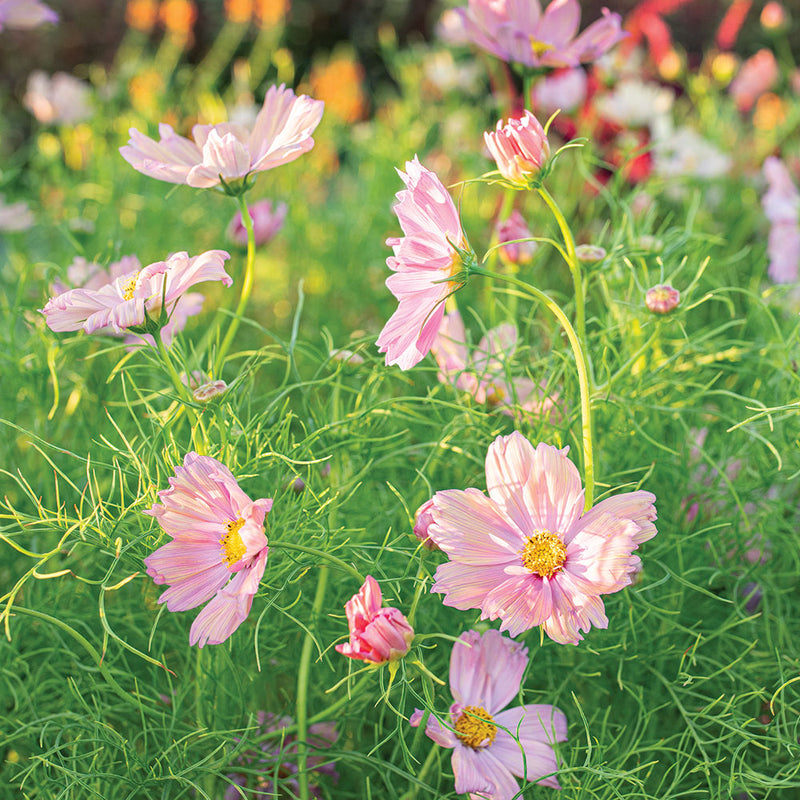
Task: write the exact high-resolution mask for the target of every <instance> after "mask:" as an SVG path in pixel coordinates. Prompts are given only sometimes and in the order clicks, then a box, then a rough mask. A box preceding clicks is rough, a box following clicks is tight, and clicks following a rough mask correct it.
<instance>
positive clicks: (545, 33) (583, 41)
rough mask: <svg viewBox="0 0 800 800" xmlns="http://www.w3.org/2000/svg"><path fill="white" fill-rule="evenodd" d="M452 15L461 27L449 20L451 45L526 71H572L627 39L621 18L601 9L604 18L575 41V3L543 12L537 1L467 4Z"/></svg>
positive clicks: (564, 0) (559, 2) (558, 1)
mask: <svg viewBox="0 0 800 800" xmlns="http://www.w3.org/2000/svg"><path fill="white" fill-rule="evenodd" d="M455 13H456V14H457V15H458V17H459V22H460V29H459V28H458V27H457V26H456V25H455V23H454V21H452V20H451V22H450V23H449V25H448V31H449V36H450V39H451V41H464V40H467V41H471V42H473V43H474V44H476V45H477V46H478V47H480V48H481V49H483V50H486V51H487V52H489V53H491V54H492V55H495V56H497V57H498V58H500V59H502V60H503V61H513V62H516V63H518V64H523V65H524V66H526V67H576V66H578V64H580V63H585V62H588V61H594V60H595V59H597V58H599V57H600V56H601V55H603V53H605V52H606V51H607V50H609V49H610V48H611V47H613V46H614V45H615V44H616V43H617V42H619V41H621V40H622V39H624V38H625V37H626V36H627V35H628V34H627V33H625V32H624V31H623V30H622V29H621V21H622V20H621V17H620V15H619V14H612V13H611V12H610V11H609V10H608V9H607V8H604V9H603V17H602V19H599V20H597V21H596V22H594V23H592V24H591V25H590V26H589V27H588V28H587V29H586V30H585V31H584V32H583V33H582V34H580V36H578V37H577V38H576V34H577V33H578V28H579V26H580V18H581V7H580V3H579V2H578V0H553V2H551V3H550V4H549V5H548V6H547V8H546V9H545V11H544V13H542V10H541V6H540V5H539V0H469V2H468V5H467V7H466V8H457V9H455Z"/></svg>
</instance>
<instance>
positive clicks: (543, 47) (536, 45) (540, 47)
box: [528, 36, 553, 56]
mask: <svg viewBox="0 0 800 800" xmlns="http://www.w3.org/2000/svg"><path fill="white" fill-rule="evenodd" d="M528 39H529V40H530V43H531V50H533V52H534V54H535V55H536V56H543V55H544V54H545V53H546V52H547V51H548V50H552V49H553V45H551V44H547V42H540V41H539V40H538V39H534V38H533V36H529V37H528Z"/></svg>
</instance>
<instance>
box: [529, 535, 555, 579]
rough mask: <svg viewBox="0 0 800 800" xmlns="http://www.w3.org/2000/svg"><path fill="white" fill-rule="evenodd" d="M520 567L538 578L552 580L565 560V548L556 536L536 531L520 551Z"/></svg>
mask: <svg viewBox="0 0 800 800" xmlns="http://www.w3.org/2000/svg"><path fill="white" fill-rule="evenodd" d="M520 553H521V554H522V565H523V566H524V567H525V569H527V570H530V571H531V572H532V573H533V574H534V575H538V576H539V577H540V578H552V577H553V575H555V574H556V572H559V571H560V570H561V569H562V567H563V566H564V562H565V561H566V560H567V546H566V545H565V544H564V542H563V541H562V540H561V537H560V536H559V535H558V534H555V533H550V531H537V532H536V533H534V534H533V536H529V537H528V541H527V542H526V543H525V547H523V549H522V550H521V551H520Z"/></svg>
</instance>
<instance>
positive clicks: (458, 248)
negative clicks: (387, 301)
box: [377, 156, 472, 369]
mask: <svg viewBox="0 0 800 800" xmlns="http://www.w3.org/2000/svg"><path fill="white" fill-rule="evenodd" d="M397 172H398V174H399V175H400V177H401V178H402V179H403V182H404V183H405V185H406V189H404V190H403V191H400V192H398V193H397V200H398V202H397V203H396V204H395V206H394V212H395V214H397V219H398V220H399V222H400V227H401V228H402V229H403V233H404V234H405V236H404V237H402V238H397V237H392V238H390V239H387V240H386V244H388V245H389V246H390V247H392V248H393V249H394V256H390V257H389V258H387V259H386V263H387V264H388V266H389V269H391V270H394V275H390V276H389V277H388V278H387V279H386V285H387V286H388V287H389V290H390V291H391V293H392V294H393V295H394V296H395V297H396V298H397V300H398V307H397V310H396V311H395V312H394V314H392V316H391V318H390V319H389V321H388V322H387V323H386V325H384V327H383V330H382V331H381V333H380V336H378V341H377V344H378V351H379V352H381V353H386V364H387V365H390V364H397V365H398V366H399V367H400V369H410V368H411V367H413V366H414V364H417V363H419V362H420V361H421V360H422V359H423V358H424V357H425V356H426V355H427V353H428V351H429V350H430V349H431V345H432V344H433V340H434V338H435V337H436V333H437V331H438V330H439V325H440V324H441V322H442V317H443V316H444V301H445V300H446V299H447V297H448V296H449V295H451V294H452V293H453V292H455V291H456V290H457V289H459V288H461V286H463V284H464V281H465V277H464V268H465V258H467V259H469V258H472V255H471V253H468V252H466V251H467V242H466V237H465V235H464V231H463V229H462V228H461V221H460V220H459V218H458V211H457V210H456V207H455V204H454V203H453V200H452V198H451V197H450V195H449V194H448V193H447V190H446V189H445V188H444V186H443V185H442V182H441V181H440V180H439V178H438V177H437V176H436V175H435V174H434V173H433V172H431V171H430V170H429V169H426V168H425V167H423V166H422V164H420V163H419V159H418V158H417V157H416V156H415V157H414V160H413V161H407V162H406V171H405V172H400V170H398V171H397Z"/></svg>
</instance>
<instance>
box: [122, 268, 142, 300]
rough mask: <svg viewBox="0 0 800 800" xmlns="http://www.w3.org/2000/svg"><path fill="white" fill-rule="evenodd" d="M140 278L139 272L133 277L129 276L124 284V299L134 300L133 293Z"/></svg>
mask: <svg viewBox="0 0 800 800" xmlns="http://www.w3.org/2000/svg"><path fill="white" fill-rule="evenodd" d="M138 279H139V273H138V272H137V273H136V274H135V275H134V276H133V277H132V278H128V280H127V281H125V283H124V284H123V286H122V298H123V300H133V293H134V292H135V291H136V281H137V280H138Z"/></svg>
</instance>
